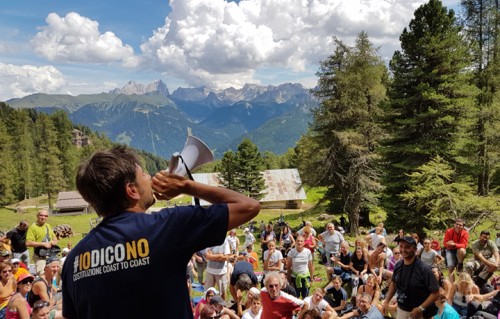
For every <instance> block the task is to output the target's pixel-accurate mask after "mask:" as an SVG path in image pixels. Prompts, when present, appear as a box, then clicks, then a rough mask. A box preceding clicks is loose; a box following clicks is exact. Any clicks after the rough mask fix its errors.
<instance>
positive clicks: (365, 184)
mask: <svg viewBox="0 0 500 319" xmlns="http://www.w3.org/2000/svg"><path fill="white" fill-rule="evenodd" d="M336 44H337V46H336V50H335V52H334V53H333V54H332V55H331V56H330V57H328V59H327V60H325V61H323V62H322V63H321V68H320V71H319V72H318V74H317V75H318V77H319V81H318V84H319V89H318V90H317V91H315V95H316V96H318V97H319V98H321V104H320V106H319V108H317V109H315V110H314V113H313V114H314V122H313V123H312V126H311V131H310V132H309V134H308V136H306V137H304V138H303V139H302V140H303V141H307V140H311V143H307V144H308V145H310V146H309V147H313V148H314V149H312V150H310V149H308V146H307V145H304V144H303V143H300V145H299V146H300V147H299V148H298V150H299V157H301V158H303V159H305V160H304V161H303V162H302V163H301V171H302V173H303V174H306V175H307V176H304V180H306V181H307V182H308V183H309V184H310V185H311V186H326V187H328V189H329V190H328V192H327V196H328V194H329V195H332V196H334V195H333V194H339V196H340V202H341V207H342V208H343V209H344V210H345V212H347V214H348V216H349V222H350V231H351V233H353V234H356V233H357V232H358V224H359V214H360V210H361V209H362V208H363V207H367V206H369V205H370V204H371V205H373V204H376V196H375V195H374V194H375V193H376V192H378V191H379V190H380V188H381V185H380V183H379V176H378V173H379V172H378V170H377V159H378V158H377V154H376V149H377V147H378V143H379V140H380V139H381V137H382V135H383V131H382V129H381V128H380V126H379V125H378V124H377V123H376V118H377V117H379V116H380V112H381V109H380V104H381V103H382V102H383V101H384V100H385V98H386V85H387V80H388V73H387V68H386V67H385V65H384V63H383V61H382V59H381V58H380V57H379V56H378V54H377V50H376V49H375V48H374V46H373V44H372V43H371V42H370V41H369V39H368V35H367V34H366V33H364V32H361V33H360V34H359V35H358V37H357V39H356V44H355V46H354V47H348V46H347V45H345V44H344V43H342V42H341V41H338V40H336ZM304 147H305V149H304ZM307 154H309V156H308V157H306V156H307ZM309 173H310V174H309ZM329 199H330V200H332V201H335V200H338V199H337V198H329Z"/></svg>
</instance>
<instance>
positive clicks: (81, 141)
mask: <svg viewBox="0 0 500 319" xmlns="http://www.w3.org/2000/svg"><path fill="white" fill-rule="evenodd" d="M71 135H72V139H71V140H72V142H73V145H75V146H76V147H83V146H87V145H91V144H92V140H91V139H90V138H89V137H88V136H87V135H85V134H83V132H82V131H80V130H77V129H76V128H75V129H73V131H72V132H71Z"/></svg>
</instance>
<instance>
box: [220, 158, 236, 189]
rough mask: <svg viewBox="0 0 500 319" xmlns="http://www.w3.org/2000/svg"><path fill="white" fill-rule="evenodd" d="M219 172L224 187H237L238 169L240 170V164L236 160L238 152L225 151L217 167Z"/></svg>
mask: <svg viewBox="0 0 500 319" xmlns="http://www.w3.org/2000/svg"><path fill="white" fill-rule="evenodd" d="M216 169H217V171H218V172H219V180H220V181H221V183H222V185H224V187H226V188H229V189H233V190H234V189H235V182H234V180H235V179H236V171H237V170H238V165H237V162H236V154H235V153H234V152H233V151H231V150H229V151H227V152H225V153H224V155H223V156H222V160H221V162H220V165H219V166H218V167H217V168H216Z"/></svg>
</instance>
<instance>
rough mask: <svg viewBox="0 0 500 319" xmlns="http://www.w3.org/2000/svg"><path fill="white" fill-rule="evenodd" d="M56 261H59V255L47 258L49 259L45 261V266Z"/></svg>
mask: <svg viewBox="0 0 500 319" xmlns="http://www.w3.org/2000/svg"><path fill="white" fill-rule="evenodd" d="M54 261H59V257H57V256H50V257H49V258H47V261H46V262H45V266H48V265H50V264H51V263H53V262H54Z"/></svg>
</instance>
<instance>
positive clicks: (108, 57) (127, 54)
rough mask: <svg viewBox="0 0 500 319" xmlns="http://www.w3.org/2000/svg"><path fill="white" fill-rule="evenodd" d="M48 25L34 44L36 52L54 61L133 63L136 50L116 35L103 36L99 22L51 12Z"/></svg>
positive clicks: (105, 34)
mask: <svg viewBox="0 0 500 319" xmlns="http://www.w3.org/2000/svg"><path fill="white" fill-rule="evenodd" d="M45 21H46V22H47V25H46V26H45V27H43V30H42V31H41V32H39V33H37V34H36V35H35V37H34V38H33V39H32V40H31V44H32V46H33V49H34V50H35V52H36V53H37V54H39V55H41V56H43V57H45V58H47V59H48V60H50V61H58V62H90V63H109V62H122V63H124V64H130V63H131V60H133V54H134V52H133V51H134V50H133V49H132V47H130V46H129V45H124V44H123V43H122V41H121V40H120V39H119V38H118V37H117V36H116V35H115V34H114V33H113V32H110V31H108V32H104V33H100V31H99V23H97V22H96V21H93V20H90V19H89V18H86V17H82V16H81V15H79V14H78V13H76V12H70V13H68V14H67V15H66V16H65V17H60V16H59V15H57V14H56V13H50V14H49V15H48V16H47V18H46V19H45Z"/></svg>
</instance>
